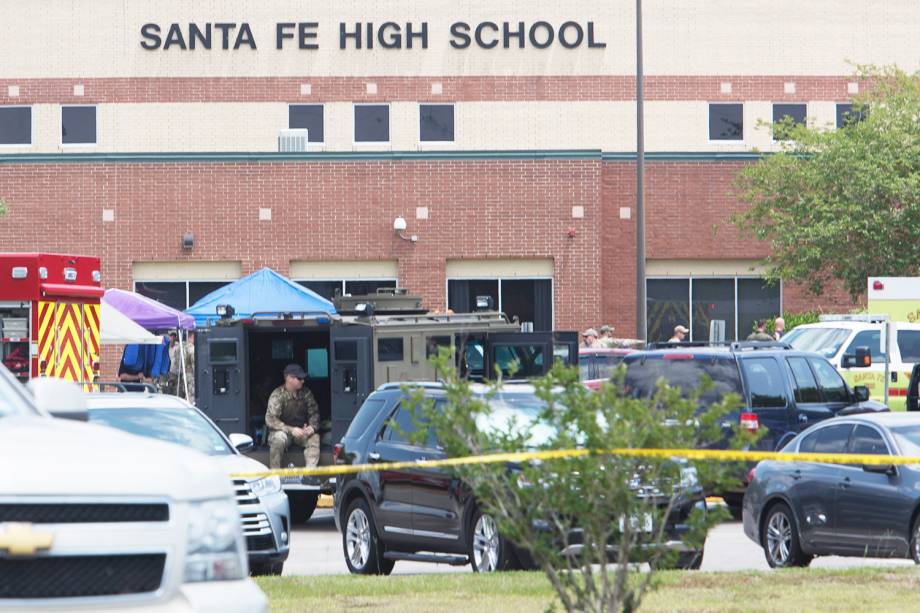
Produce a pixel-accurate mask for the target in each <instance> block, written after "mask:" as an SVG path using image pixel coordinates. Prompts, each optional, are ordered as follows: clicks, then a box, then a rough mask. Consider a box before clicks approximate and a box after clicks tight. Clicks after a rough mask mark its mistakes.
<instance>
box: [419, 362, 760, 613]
mask: <svg viewBox="0 0 920 613" xmlns="http://www.w3.org/2000/svg"><path fill="white" fill-rule="evenodd" d="M433 361H434V363H435V366H436V367H437V368H438V371H439V372H440V373H441V375H442V380H443V385H444V389H445V391H446V397H447V398H446V402H440V403H438V404H434V403H432V402H431V400H430V399H429V400H426V399H425V396H424V394H422V393H421V392H420V391H415V392H410V393H411V394H412V403H413V406H414V407H415V409H414V410H415V411H416V412H417V413H416V414H418V413H419V412H421V413H422V414H423V417H422V418H421V419H424V420H425V421H426V422H428V426H429V428H431V429H433V430H434V432H435V433H436V434H437V437H438V440H439V441H440V444H441V445H442V446H443V448H444V450H445V452H446V453H447V456H448V457H465V456H470V455H478V454H488V453H495V452H499V451H503V452H516V451H533V450H558V449H576V448H577V449H585V450H593V451H594V452H595V453H591V454H588V455H585V456H582V457H569V458H561V459H543V460H540V461H533V462H524V463H507V464H469V465H464V466H457V467H455V468H454V469H453V470H455V472H456V475H457V476H459V477H460V478H461V479H462V482H463V483H464V484H466V485H467V486H468V487H471V488H472V491H473V494H474V497H475V500H476V501H477V504H478V505H479V507H480V508H481V509H483V512H485V513H488V514H490V515H491V516H492V517H493V518H495V519H496V521H497V523H498V527H499V533H500V534H501V535H502V538H503V539H506V540H507V541H508V542H510V543H514V544H515V546H516V548H518V550H519V551H521V552H524V553H522V554H521V556H520V557H518V561H519V562H521V563H522V564H523V565H524V566H525V567H527V566H528V565H530V566H535V567H539V568H540V569H542V570H543V571H544V572H545V574H546V576H547V577H548V579H549V581H550V583H551V584H552V586H553V587H554V589H555V591H556V594H557V596H558V598H559V601H560V602H561V603H562V605H563V607H564V608H565V609H566V610H567V611H596V612H600V611H634V610H636V609H637V608H638V607H639V605H640V604H641V602H642V598H643V595H644V594H645V593H646V591H647V590H648V589H649V588H650V587H653V585H654V584H653V577H654V574H653V573H652V572H648V573H644V574H642V573H639V571H638V568H637V565H636V564H635V563H636V562H643V561H644V562H648V563H649V565H650V567H651V568H652V569H660V568H669V567H676V566H681V565H688V564H692V563H693V560H691V559H689V558H688V557H687V554H682V555H681V557H680V558H678V554H677V553H675V552H672V551H669V550H668V549H667V548H666V547H665V546H664V545H663V543H664V542H665V541H666V540H667V539H668V538H669V535H668V534H666V533H665V530H664V528H665V522H664V521H663V519H664V518H665V517H667V516H668V515H669V514H670V513H671V512H672V511H675V509H676V508H677V505H679V504H680V503H681V502H682V501H683V500H688V499H690V500H696V501H697V504H696V506H695V508H694V510H693V512H692V513H691V514H690V517H687V518H686V519H685V522H686V524H688V525H689V526H690V532H689V534H687V535H685V539H686V540H687V542H689V543H692V544H695V545H698V546H700V547H702V544H703V543H704V542H705V538H706V533H707V531H708V528H709V527H710V526H711V525H712V524H713V523H714V522H715V521H717V520H718V519H720V518H721V517H720V515H719V513H717V512H712V511H707V510H706V506H705V503H704V502H702V496H703V491H704V486H705V487H709V488H715V489H718V488H719V487H720V486H721V485H725V484H727V483H730V484H732V485H733V486H737V485H738V482H737V478H738V475H739V474H741V472H742V471H741V469H740V468H739V467H738V466H737V465H720V464H717V463H706V462H701V463H699V464H697V465H694V464H691V463H689V462H687V461H685V460H680V459H677V458H663V459H651V458H641V459H640V458H631V457H626V456H622V455H614V454H606V453H603V450H609V449H615V448H624V447H632V448H668V449H673V448H688V447H690V448H695V447H699V446H703V445H708V444H712V443H713V442H714V441H719V440H723V437H724V436H725V434H726V426H725V421H726V419H727V416H728V415H729V414H730V413H732V411H734V410H736V408H737V407H738V406H739V404H738V403H739V400H740V399H739V398H737V397H735V396H731V395H730V396H728V397H726V398H724V399H723V400H722V401H720V402H717V403H715V404H712V405H710V406H709V407H708V408H706V409H704V410H701V409H700V408H699V407H700V406H701V403H700V394H701V393H702V392H703V391H705V390H707V389H709V388H708V387H703V388H701V390H698V391H696V392H693V393H690V394H689V395H687V394H682V393H681V391H680V390H677V389H673V388H670V387H667V386H666V385H664V383H663V382H662V383H661V384H660V385H659V387H658V388H657V392H656V393H655V394H654V397H652V398H651V399H639V398H635V397H632V396H631V395H630V394H628V393H626V391H625V390H626V388H625V386H624V385H623V380H624V372H623V371H622V370H621V371H620V372H619V373H618V375H616V376H615V377H614V381H613V382H612V383H609V384H605V385H604V386H603V387H602V388H601V389H600V391H598V392H592V391H591V390H588V389H587V388H586V387H584V386H583V385H582V384H581V382H580V381H579V379H578V370H577V369H575V368H565V367H562V366H561V365H558V364H557V365H556V366H555V367H554V368H553V370H552V371H551V372H550V374H549V375H547V376H546V377H544V378H541V379H536V380H534V381H533V382H532V383H533V386H534V388H535V395H536V396H537V397H538V398H539V402H537V403H536V405H537V406H538V407H539V408H538V409H537V410H536V411H535V412H534V413H532V415H531V418H529V419H519V417H520V415H518V416H517V417H515V418H511V417H509V414H508V412H507V411H506V410H504V409H503V403H504V402H505V400H504V399H503V396H502V394H503V393H504V392H507V391H508V390H509V388H510V387H512V386H513V385H515V384H504V385H503V384H502V383H500V382H499V383H495V384H493V385H490V386H488V387H485V388H483V387H482V386H480V387H479V388H477V389H474V387H473V386H471V384H469V383H468V382H467V381H464V380H462V379H459V378H458V377H457V374H456V371H455V370H454V369H453V367H452V364H453V360H452V359H451V357H450V354H449V352H447V351H446V350H443V351H442V353H441V355H440V356H438V357H437V358H435V359H434V360H433ZM709 385H711V383H710V384H709ZM733 421H734V423H737V419H735V420H733ZM732 430H733V436H732V437H731V441H732V443H731V444H732V445H733V446H737V447H741V446H743V445H745V444H750V443H751V441H752V440H753V438H752V437H751V436H750V435H749V434H746V433H737V429H736V428H732ZM735 433H737V436H735V435H734V434H735ZM417 436H419V437H427V436H429V434H428V432H427V430H423V431H422V432H419V433H418V434H417ZM649 519H650V520H651V524H650V525H651V527H652V529H651V531H648V527H649V524H648V523H647V520H649ZM578 545H580V547H578ZM573 546H574V547H573ZM691 555H692V554H691ZM697 561H698V560H697Z"/></svg>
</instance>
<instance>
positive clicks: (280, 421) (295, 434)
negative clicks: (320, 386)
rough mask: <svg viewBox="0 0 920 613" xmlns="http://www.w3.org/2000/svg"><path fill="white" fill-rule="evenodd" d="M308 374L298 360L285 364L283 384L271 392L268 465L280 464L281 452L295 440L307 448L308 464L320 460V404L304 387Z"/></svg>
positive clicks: (268, 411)
mask: <svg viewBox="0 0 920 613" xmlns="http://www.w3.org/2000/svg"><path fill="white" fill-rule="evenodd" d="M305 376H306V374H305V373H304V371H303V368H301V367H300V365H299V364H288V365H287V366H286V367H285V368H284V385H281V386H279V387H277V388H276V389H275V391H273V392H272V395H271V396H269V398H268V410H267V411H266V412H265V425H266V426H267V427H268V430H269V435H268V447H269V465H270V466H271V467H272V468H281V456H282V455H283V454H284V452H285V450H287V448H288V447H290V446H291V445H292V444H294V445H300V446H301V447H303V448H304V450H303V455H304V458H305V460H306V466H307V468H312V467H315V466H316V465H318V464H319V406H318V405H317V404H316V399H315V398H314V397H313V394H312V393H310V390H308V389H305V388H304V386H303V380H304V378H305Z"/></svg>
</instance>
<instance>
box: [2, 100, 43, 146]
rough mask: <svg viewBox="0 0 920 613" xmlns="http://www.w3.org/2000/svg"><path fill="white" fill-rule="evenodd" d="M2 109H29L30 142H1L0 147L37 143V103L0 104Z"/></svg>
mask: <svg viewBox="0 0 920 613" xmlns="http://www.w3.org/2000/svg"><path fill="white" fill-rule="evenodd" d="M0 109H29V142H28V144H26V143H0V148H2V149H8V148H15V147H31V146H33V145H34V144H35V105H33V104H0Z"/></svg>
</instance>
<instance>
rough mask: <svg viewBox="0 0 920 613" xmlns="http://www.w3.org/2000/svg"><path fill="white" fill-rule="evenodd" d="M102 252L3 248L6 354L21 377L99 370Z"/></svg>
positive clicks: (1, 333) (78, 377)
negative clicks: (84, 253)
mask: <svg viewBox="0 0 920 613" xmlns="http://www.w3.org/2000/svg"><path fill="white" fill-rule="evenodd" d="M99 270H100V269H99V258H96V257H87V256H72V255H60V254H53V253H0V358H2V360H3V365H4V366H6V367H7V368H8V369H10V370H11V371H12V372H13V374H15V375H16V376H17V377H19V379H20V380H23V381H25V380H28V379H29V378H31V377H41V376H45V377H59V378H62V379H68V380H70V381H93V380H95V379H96V376H97V375H98V373H99V300H100V298H101V297H102V294H103V289H102V286H101V282H100V281H101V275H100V272H99Z"/></svg>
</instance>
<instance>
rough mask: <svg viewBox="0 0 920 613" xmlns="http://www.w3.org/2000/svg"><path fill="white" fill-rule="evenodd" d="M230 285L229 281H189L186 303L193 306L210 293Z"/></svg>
mask: <svg viewBox="0 0 920 613" xmlns="http://www.w3.org/2000/svg"><path fill="white" fill-rule="evenodd" d="M227 285H230V282H229V281H189V282H188V302H189V305H193V304H195V303H196V302H198V301H199V300H201V299H202V298H204V297H205V296H207V295H208V294H210V293H211V292H214V291H217V290H219V289H220V288H222V287H226V286H227Z"/></svg>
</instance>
